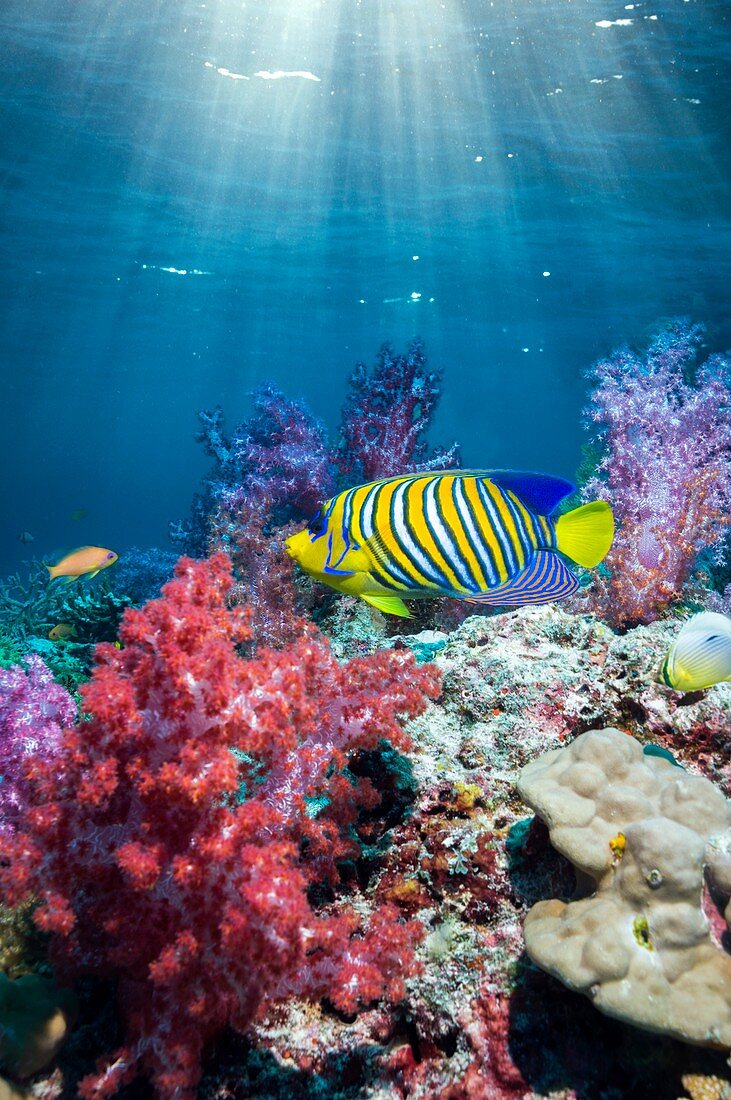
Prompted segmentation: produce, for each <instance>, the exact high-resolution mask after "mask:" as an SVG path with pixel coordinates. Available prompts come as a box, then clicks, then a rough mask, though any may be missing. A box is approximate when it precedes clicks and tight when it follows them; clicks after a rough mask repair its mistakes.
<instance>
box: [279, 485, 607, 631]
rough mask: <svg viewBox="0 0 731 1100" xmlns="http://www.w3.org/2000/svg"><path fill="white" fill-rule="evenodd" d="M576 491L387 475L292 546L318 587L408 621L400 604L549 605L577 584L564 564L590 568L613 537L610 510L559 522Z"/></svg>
mask: <svg viewBox="0 0 731 1100" xmlns="http://www.w3.org/2000/svg"><path fill="white" fill-rule="evenodd" d="M573 490H574V486H573V485H572V484H571V482H569V481H565V480H564V479H563V478H559V477H551V476H549V475H547V474H534V473H515V472H511V471H473V470H448V471H437V472H434V473H420V474H407V475H403V476H399V477H389V478H385V479H384V480H382V481H374V482H370V483H369V484H367V485H359V486H357V487H356V488H354V489H348V490H346V491H345V492H342V493H339V494H338V495H337V496H334V497H331V499H330V500H328V501H326V502H325V504H323V505H322V507H321V508H320V509H319V510H318V511H317V513H316V514H315V515H314V516H313V518H312V519H311V520H310V523H309V526H308V527H307V528H306V529H304V530H302V531H298V532H297V533H296V534H295V535H292V536H291V538H289V539H287V540H286V542H285V547H286V549H287V552H288V553H289V555H290V556H291V557H292V558H294V560H295V561H296V562H297V563H298V564H299V565H300V566H301V567H302V568H303V569H304V570H305V571H306V572H307V573H309V574H310V575H311V576H312V577H314V578H315V579H316V580H318V581H321V582H323V583H325V584H328V585H330V586H331V587H332V588H336V589H337V590H338V591H339V592H344V593H349V594H351V595H354V596H360V597H361V599H363V600H365V601H366V603H369V604H372V605H373V606H374V607H377V608H378V609H379V610H380V611H384V612H387V613H388V614H391V615H400V616H401V617H403V618H408V617H409V616H410V612H409V610H408V608H407V607H406V605H405V604H404V603H403V599H404V598H406V599H423V598H427V597H435V596H453V597H455V598H456V599H461V600H469V601H471V602H473V603H478V604H485V605H491V606H496V607H500V606H513V607H514V606H518V605H522V604H542V603H551V602H553V601H554V600H559V599H562V598H563V597H565V596H569V595H570V594H571V593H572V592H575V591H576V589H577V588H578V586H579V582H578V579H577V577H576V575H575V574H574V573H573V572H572V570H571V569H569V568H568V566H567V565H566V564H565V562H564V560H563V559H564V557H566V558H569V559H570V560H571V561H573V562H576V564H578V565H581V566H585V567H586V568H589V569H590V568H592V567H593V566H595V565H597V564H598V563H599V562H600V561H601V560H602V558H604V556H605V555H606V554H607V552H608V550H609V548H610V546H611V544H612V538H613V537H614V520H613V517H612V510H611V508H610V506H609V504H607V502H606V501H604V500H595V501H592V502H591V503H589V504H584V505H582V506H581V507H579V508H575V509H574V510H573V511H571V512H567V513H566V514H565V515H560V516H554V515H553V513H554V512H555V510H556V508H557V507H558V505H559V503H560V502H561V501H562V500H563V499H564V497H566V496H568V494H569V493H571V492H573Z"/></svg>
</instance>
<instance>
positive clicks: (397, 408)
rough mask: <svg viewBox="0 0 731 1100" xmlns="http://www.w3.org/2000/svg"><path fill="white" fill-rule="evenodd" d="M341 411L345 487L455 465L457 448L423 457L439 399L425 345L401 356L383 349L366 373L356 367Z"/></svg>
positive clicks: (416, 344) (416, 342) (341, 461)
mask: <svg viewBox="0 0 731 1100" xmlns="http://www.w3.org/2000/svg"><path fill="white" fill-rule="evenodd" d="M349 387H350V392H349V394H348V398H347V401H346V403H345V406H344V408H343V421H342V425H341V428H340V453H339V465H340V468H341V471H342V473H343V474H344V483H345V484H346V485H353V484H357V483H358V482H360V481H376V480H377V479H378V478H382V477H391V476H392V475H394V474H404V473H411V472H413V471H416V470H446V469H451V468H453V467H455V466H459V462H460V459H459V448H458V447H457V445H456V444H453V445H452V446H451V447H450V448H449V449H448V450H444V451H433V452H432V453H431V454H428V452H427V444H426V438H425V436H426V432H427V431H428V429H429V426H430V424H431V421H432V417H433V416H434V412H435V410H436V406H437V403H438V401H439V397H440V394H441V374H440V372H439V371H430V372H427V369H426V356H425V354H424V345H423V344H422V342H421V340H418V339H417V340H413V341H412V342H411V344H410V345H409V347H408V349H407V351H406V354H405V355H396V354H394V352H393V349H392V348H391V346H390V345H389V344H384V345H383V347H382V348H381V350H380V352H379V354H378V362H377V363H376V366H375V367H374V368H373V371H372V372H371V373H370V374H369V372H368V369H367V367H366V366H365V364H364V363H359V364H358V365H357V366H356V368H355V370H354V371H353V374H352V375H351V378H350V383H349Z"/></svg>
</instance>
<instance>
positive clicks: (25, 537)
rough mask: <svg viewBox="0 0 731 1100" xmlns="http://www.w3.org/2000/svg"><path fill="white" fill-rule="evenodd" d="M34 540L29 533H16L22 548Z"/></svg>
mask: <svg viewBox="0 0 731 1100" xmlns="http://www.w3.org/2000/svg"><path fill="white" fill-rule="evenodd" d="M35 541H36V540H35V538H34V537H33V535H31V533H30V531H18V542H22V543H23V546H27V545H28V543H29V542H35Z"/></svg>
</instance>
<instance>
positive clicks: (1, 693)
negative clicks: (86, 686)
mask: <svg viewBox="0 0 731 1100" xmlns="http://www.w3.org/2000/svg"><path fill="white" fill-rule="evenodd" d="M25 665H26V667H25V668H23V667H22V666H21V665H15V666H14V667H13V668H9V669H5V668H2V669H0V834H2V833H9V832H12V831H13V829H14V828H15V824H16V822H17V820H18V818H19V817H20V816H21V815H22V814H23V813H24V812H25V810H26V809H27V805H28V787H27V782H26V780H25V770H26V767H27V766H28V765H29V763H32V762H33V761H34V760H44V761H45V762H46V763H52V762H53V761H54V760H55V759H56V757H57V755H58V753H59V749H60V745H61V739H62V730H63V727H64V726H70V725H71V724H72V722H74V721H75V720H76V704H75V703H74V701H73V699H72V698H71V696H70V695H69V693H68V692H67V691H66V690H65V689H64V688H62V687H61V686H60V685H59V684H56V683H54V680H53V676H52V674H51V672H50V670H49V669H48V668H46V666H45V664H44V663H43V661H42V660H41V658H40V657H38V656H36V655H35V654H32V655H31V656H29V657H27V658H26V661H25Z"/></svg>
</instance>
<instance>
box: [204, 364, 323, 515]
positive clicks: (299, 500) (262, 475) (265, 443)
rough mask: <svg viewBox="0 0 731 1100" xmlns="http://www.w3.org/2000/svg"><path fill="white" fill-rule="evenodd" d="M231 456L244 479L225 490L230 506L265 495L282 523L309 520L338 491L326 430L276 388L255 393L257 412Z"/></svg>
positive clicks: (226, 503) (234, 440) (237, 434)
mask: <svg viewBox="0 0 731 1100" xmlns="http://www.w3.org/2000/svg"><path fill="white" fill-rule="evenodd" d="M231 455H232V459H233V469H234V470H236V471H238V479H237V484H236V485H235V486H233V487H232V488H230V489H227V490H225V491H224V493H223V495H222V503H223V505H224V507H228V508H232V507H237V506H238V505H240V504H241V503H242V502H243V501H247V502H251V501H256V500H261V499H262V497H264V498H266V501H267V503H268V507H269V511H270V514H271V516H272V517H273V518H276V519H277V520H279V521H280V522H282V521H286V520H287V519H291V518H292V516H293V515H294V516H296V517H297V518H300V517H302V516H309V515H310V514H311V513H312V512H314V511H315V509H316V508H317V506H318V505H319V504H320V502H321V501H322V500H323V499H324V498H325V497H327V496H329V494H330V492H331V491H332V489H333V481H332V467H331V462H330V453H329V450H328V445H327V435H326V432H325V429H324V427H323V426H322V425H321V424H320V423H318V421H317V420H315V419H314V417H313V416H312V415H311V414H310V413H309V412H308V410H307V409H306V408H305V406H304V405H303V404H302V402H300V401H292V400H290V399H289V398H288V397H285V396H284V394H283V393H282V392H281V390H278V389H277V388H276V386H272V385H267V386H262V388H261V389H260V390H258V391H257V392H256V393H255V394H254V414H253V416H251V417H249V419H248V420H245V421H244V422H243V424H241V425H239V427H238V428H237V429H236V431H235V432H234V436H233V438H232V441H231Z"/></svg>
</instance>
